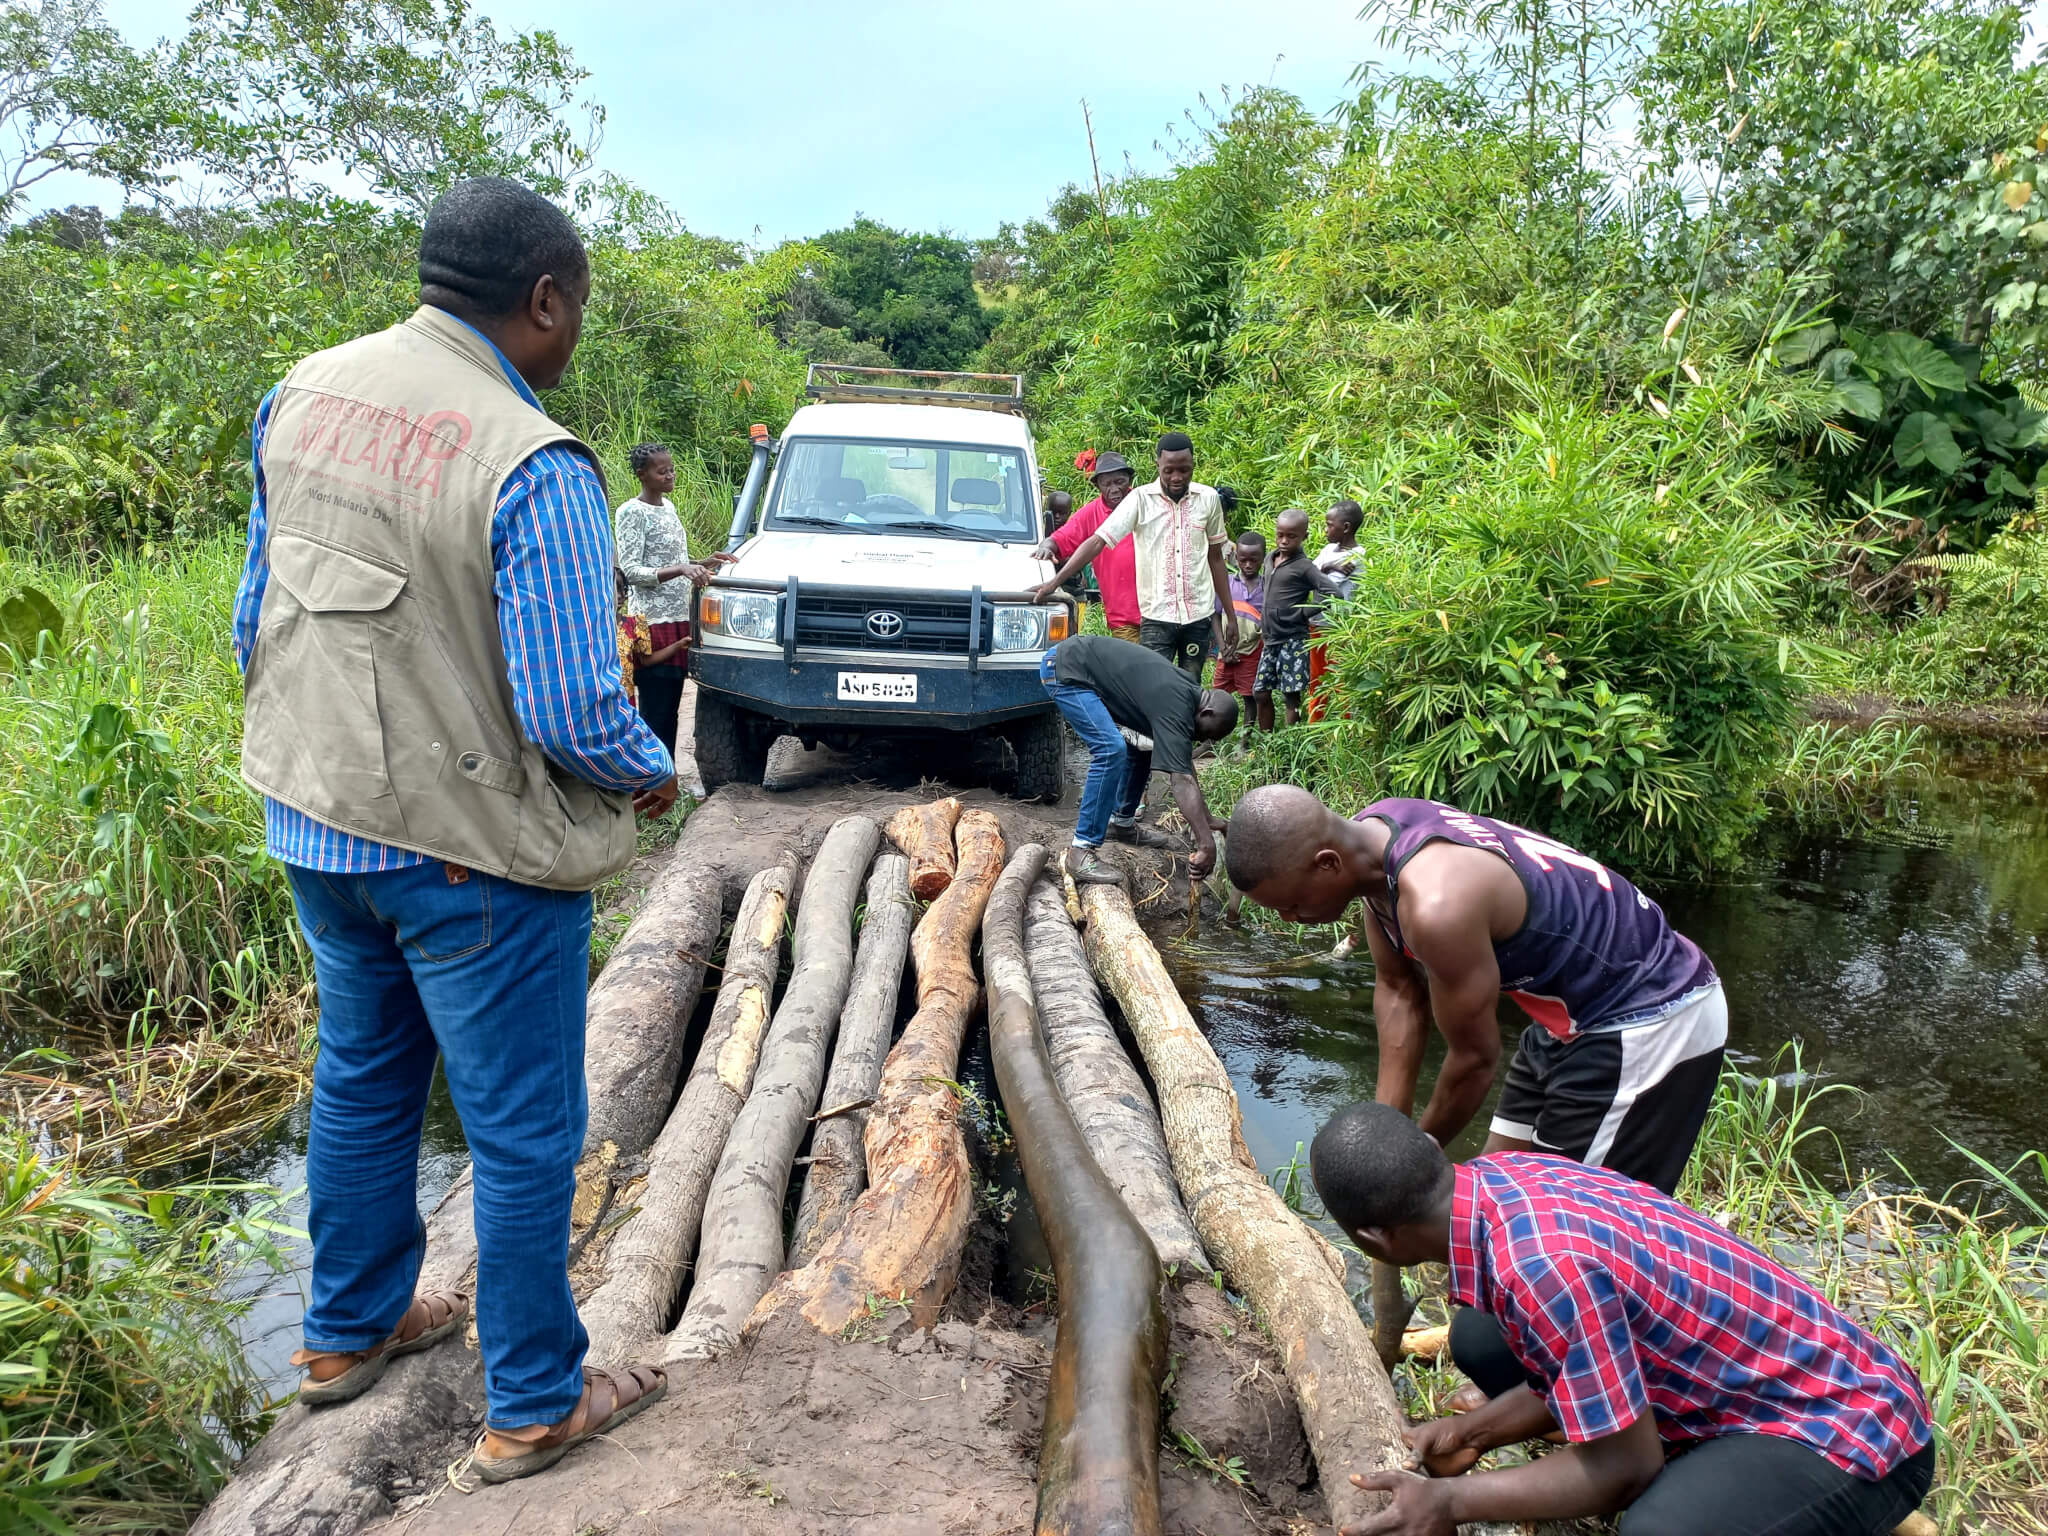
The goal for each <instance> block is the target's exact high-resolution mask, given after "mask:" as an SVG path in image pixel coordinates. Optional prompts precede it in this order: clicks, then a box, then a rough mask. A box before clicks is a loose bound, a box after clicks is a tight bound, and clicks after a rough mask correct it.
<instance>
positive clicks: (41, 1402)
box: [0, 1133, 285, 1532]
mask: <svg viewBox="0 0 2048 1536" xmlns="http://www.w3.org/2000/svg"><path fill="white" fill-rule="evenodd" d="M252 1193H253V1192H252V1191H249V1190H246V1189H239V1188H231V1187H228V1186H221V1185H213V1186H188V1187H183V1188H177V1189H169V1190H162V1191H157V1192H152V1193H145V1192H143V1191H141V1190H140V1189H138V1188H137V1187H136V1186H135V1185H134V1184H132V1183H131V1182H129V1181H128V1180H126V1179H122V1178H113V1177H85V1176H80V1175H79V1174H77V1173H75V1172H73V1171H71V1170H70V1169H68V1168H67V1167H66V1166H64V1165H61V1164H51V1163H48V1162H46V1161H44V1160H43V1159H42V1158H41V1157H39V1156H38V1154H37V1152H36V1151H35V1150H34V1148H32V1147H31V1146H30V1145H29V1143H28V1141H27V1140H26V1138H24V1137H23V1136H21V1135H19V1134H17V1133H10V1134H9V1135H8V1136H7V1137H6V1138H5V1139H4V1140H0V1274H5V1276H6V1277H7V1283H6V1285H5V1286H4V1287H0V1530H7V1531H42V1532H70V1531H175V1530H183V1529H184V1528H185V1525H186V1524H187V1522H188V1521H189V1520H190V1519H191V1517H192V1516H193V1515H194V1514H195V1513H196V1512H197V1511H198V1509H199V1507H200V1505H201V1504H203V1503H204V1502H205V1500H206V1499H207V1498H208V1497H209V1496H210V1495H211V1494H212V1492H213V1491H214V1490H215V1489H216V1488H218V1487H219V1486H220V1484H221V1482H222V1481H223V1480H225V1478H226V1476H227V1474H228V1471H229V1469H230V1467H231V1466H232V1465H233V1461H234V1458H235V1457H236V1455H238V1454H239V1453H240V1451H241V1450H242V1448H244V1447H246V1446H248V1445H250V1444H252V1443H253V1442H254V1441H255V1439H256V1437H257V1436H259V1435H260V1434H261V1433H262V1432H263V1430H264V1429H265V1428H266V1427H267V1426H268V1424H269V1420H270V1414H271V1404H270V1403H269V1402H268V1400H267V1397H266V1394H265V1393H264V1390H263V1387H262V1383H261V1382H260V1381H259V1380H258V1379H257V1377H256V1375H255V1373H254V1372H253V1371H252V1370H251V1369H250V1368H249V1366H248V1364H247V1362H246V1360H245V1359H244V1357H243V1355H242V1353H241V1349H240V1345H239V1343H238V1341H237V1339H236V1336H235V1323H236V1320H237V1319H238V1318H239V1317H240V1315H241V1310H242V1304H241V1303H236V1302H230V1301H223V1300H222V1299H221V1295H222V1294H223V1292H224V1290H225V1289H226V1288H227V1287H228V1286H229V1285H230V1283H231V1282H233V1281H235V1280H236V1279H237V1278H239V1277H241V1276H243V1275H244V1274H245V1273H246V1272H247V1271H248V1270H249V1269H250V1267H251V1266H264V1265H267V1266H270V1267H273V1268H277V1269H282V1268H284V1267H285V1264H284V1260H283V1259H282V1257H281V1256H280V1255H279V1254H278V1252H277V1249H276V1247H275V1246H274V1243H273V1241H272V1234H273V1232H274V1231H275V1230H276V1229H275V1228H274V1227H273V1226H272V1225H271V1222H270V1217H271V1214H272V1211H273V1210H274V1206H273V1205H272V1204H271V1203H268V1202H265V1201H263V1200H262V1199H260V1198H258V1199H256V1200H255V1201H254V1202H253V1203H252V1202H251V1199H250V1197H251V1195H252ZM230 1201H235V1202H237V1203H240V1204H241V1205H242V1207H243V1213H242V1214H240V1215H236V1214H234V1213H233V1212H232V1210H231V1208H230Z"/></svg>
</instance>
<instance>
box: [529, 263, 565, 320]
mask: <svg viewBox="0 0 2048 1536" xmlns="http://www.w3.org/2000/svg"><path fill="white" fill-rule="evenodd" d="M561 311H562V292H561V289H560V287H559V286H558V285H557V284H556V282H555V275H554V273H552V272H543V273H541V275H540V276H539V277H537V278H535V279H534V283H533V288H532V290H531V291H530V292H528V294H527V295H526V317H527V319H529V320H531V321H532V322H533V325H534V329H535V330H540V331H552V330H553V329H554V328H555V327H556V326H557V325H559V324H560V323H561V320H562V313H561Z"/></svg>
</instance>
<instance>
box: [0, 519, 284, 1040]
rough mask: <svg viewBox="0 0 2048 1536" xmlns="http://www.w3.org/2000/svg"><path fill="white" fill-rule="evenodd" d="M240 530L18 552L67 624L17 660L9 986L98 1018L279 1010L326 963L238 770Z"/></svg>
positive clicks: (5, 785)
mask: <svg viewBox="0 0 2048 1536" xmlns="http://www.w3.org/2000/svg"><path fill="white" fill-rule="evenodd" d="M240 566H241V550H240V547H239V543H238V542H237V541H235V540H233V539H230V538H228V537H225V536H223V537H217V538H212V539H207V540H204V541H202V542H200V543H197V544H195V545H192V546H190V547H186V548H181V549H178V550H175V551H159V552H157V553H156V554H154V555H151V556H148V557H142V556H121V557H115V558H112V559H109V560H106V561H103V562H100V563H98V564H97V565H95V566H94V567H92V568H90V569H87V568H85V567H83V566H80V565H78V564H73V563H52V562H49V561H45V560H38V559H32V558H29V557H25V556H22V555H19V554H4V553H0V597H5V596H8V595H12V594H15V593H18V592H20V591H22V590H23V589H25V588H33V589H35V590H37V591H40V592H42V593H44V594H46V595H47V596H48V597H49V598H50V599H51V600H52V602H53V603H54V604H55V606H56V608H57V609H58V610H59V611H60V612H61V613H62V614H63V615H64V620H65V622H64V633H63V634H62V636H61V637H60V638H58V639H57V640H56V641H55V643H54V644H52V643H51V642H50V640H49V639H48V638H45V640H44V642H43V644H42V646H41V648H40V650H39V651H36V652H35V653H33V654H22V653H21V652H19V651H15V652H11V653H9V654H10V657H11V665H7V666H5V667H4V668H0V747H4V756H0V878H4V880H5V882H6V894H5V904H4V907H0V992H7V993H12V994H13V995H15V996H16V997H18V998H24V999H27V1000H29V1001H30V1003H31V1004H32V1005H35V1006H39V1007H41V1008H43V1009H46V1010H48V1011H50V1012H52V1013H58V1014H61V1015H63V1016H66V1017H69V1018H73V1019H78V1018H84V1017H98V1018H102V1019H110V1020H117V1021H118V1020H124V1019H126V1018H127V1017H128V1016H129V1015H130V1014H131V1013H132V1012H134V1011H135V1010H137V1009H143V1008H148V1009H150V1010H153V1011H155V1012H158V1013H160V1014H163V1015H167V1016H169V1017H170V1018H172V1019H175V1020H180V1021H188V1020H197V1019H200V1018H202V1017H206V1016H210V1015H211V1014H213V1013H214V1011H215V1006H216V1004H218V1003H221V1002H227V1003H228V1004H230V1005H231V1006H234V1007H238V1008H239V1007H253V1008H254V1009H256V1010H258V1011H260V1010H261V1008H262V1007H263V1006H265V1005H266V1004H267V1003H268V1002H269V1001H270V1000H271V999H272V997H273V996H277V995H283V996H290V995H293V994H296V993H297V992H299V991H300V990H301V988H302V987H303V984H304V979H305V976H306V973H307V970H308V967H307V964H306V958H305V955H304V952H303V950H302V949H301V947H300V946H299V943H298V940H297V937H296V932H295V929H294V927H293V924H292V918H291V900H290V895H289V892H288V891H287V888H286V885H285V881H284V877H283V873H282V871H281V870H279V869H278V867H277V866H276V865H274V864H272V863H271V862H270V861H269V859H268V858H267V857H266V856H265V855H264V852H263V821H262V809H261V807H260V805H259V804H258V802H257V800H256V798H255V796H254V795H252V794H251V793H250V792H249V791H248V790H247V789H245V788H244V787H243V785H242V783H241V780H240V777H239V773H238V763H239V753H240V745H241V682H240V678H239V675H238V674H237V672H236V669H235V661H234V655H233V651H232V649H231V646H230V608H231V604H232V603H233V599H234V589H235V582H236V579H237V576H238V575H239V572H240Z"/></svg>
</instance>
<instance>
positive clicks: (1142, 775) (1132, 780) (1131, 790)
mask: <svg viewBox="0 0 2048 1536" xmlns="http://www.w3.org/2000/svg"><path fill="white" fill-rule="evenodd" d="M1038 678H1039V681H1040V682H1042V683H1044V684H1045V691H1046V693H1047V694H1048V695H1049V696H1050V697H1051V699H1052V701H1053V703H1054V704H1056V705H1058V706H1059V712H1060V714H1061V715H1062V716H1063V717H1065V719H1066V722H1067V724H1068V725H1069V726H1070V727H1071V728H1072V729H1073V732H1074V734H1075V735H1076V736H1078V737H1080V738H1081V744H1082V745H1083V746H1085V747H1086V748H1087V749H1088V777H1087V779H1086V781H1085V782H1084V783H1083V784H1082V786H1081V811H1080V814H1079V815H1078V816H1077V817H1076V818H1075V821H1074V844H1075V846H1076V847H1080V848H1100V847H1101V846H1102V840H1103V838H1105V837H1107V836H1108V835H1109V828H1110V824H1111V823H1112V822H1114V823H1116V824H1117V825H1119V826H1130V825H1132V824H1133V823H1134V822H1136V821H1137V819H1138V809H1139V806H1140V804H1141V803H1142V802H1143V800H1144V798H1145V785H1146V782H1147V781H1148V780H1149V779H1150V778H1151V777H1152V754H1151V753H1150V752H1141V751H1139V750H1138V749H1137V748H1136V747H1134V746H1132V745H1131V744H1130V743H1129V742H1127V741H1126V740H1124V733H1123V731H1122V729H1121V728H1120V727H1119V726H1118V725H1117V723H1116V722H1115V721H1114V720H1112V719H1110V717H1109V710H1108V708H1107V707H1105V706H1104V704H1103V702H1102V700H1101V699H1100V698H1099V697H1098V696H1097V695H1096V693H1095V690H1094V689H1092V688H1079V687H1075V686H1074V685H1072V684H1069V683H1063V682H1061V681H1060V680H1059V678H1058V677H1057V676H1056V675H1055V674H1054V671H1053V653H1052V652H1051V651H1047V652H1046V653H1045V658H1044V660H1042V661H1041V662H1040V663H1039V664H1038Z"/></svg>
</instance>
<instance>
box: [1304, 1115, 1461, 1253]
mask: <svg viewBox="0 0 2048 1536" xmlns="http://www.w3.org/2000/svg"><path fill="white" fill-rule="evenodd" d="M1308 1166H1309V1172H1310V1173H1311V1174H1313V1175H1314V1177H1315V1181H1316V1193H1317V1194H1319V1195H1321V1196H1322V1199H1323V1209H1325V1210H1327V1211H1328V1212H1329V1213H1330V1216H1331V1219H1332V1220H1334V1221H1335V1222H1336V1223H1337V1225H1338V1226H1340V1227H1342V1228H1343V1229H1344V1230H1345V1231H1347V1232H1357V1231H1361V1230H1363V1229H1364V1228H1367V1227H1381V1228H1386V1227H1405V1226H1411V1225H1413V1224H1414V1223H1416V1222H1419V1221H1425V1220H1427V1219H1428V1218H1429V1217H1430V1216H1431V1215H1432V1214H1433V1212H1434V1210H1435V1208H1436V1203H1437V1201H1438V1199H1440V1198H1441V1196H1442V1194H1443V1191H1444V1186H1445V1185H1446V1184H1447V1183H1449V1182H1450V1179H1451V1177H1452V1175H1451V1162H1450V1159H1449V1158H1447V1157H1445V1156H1444V1151H1443V1148H1442V1147H1439V1146H1438V1145H1437V1144H1436V1143H1435V1142H1434V1141H1432V1140H1431V1139H1430V1138H1429V1137H1428V1136H1427V1135H1425V1134H1424V1133H1423V1130H1422V1127H1421V1126H1419V1125H1417V1124H1416V1123H1415V1122H1414V1121H1413V1120H1410V1119H1409V1118H1408V1117H1407V1116H1406V1115H1404V1114H1402V1113H1401V1111H1399V1110H1398V1109H1395V1108H1394V1107H1393V1106H1392V1105H1390V1104H1370V1103H1367V1104H1352V1105H1348V1106H1346V1107H1345V1108H1343V1109H1340V1110H1338V1111H1337V1113H1336V1114H1335V1115H1333V1116H1331V1117H1330V1120H1329V1123H1328V1124H1326V1125H1325V1126H1324V1127H1323V1128H1322V1129H1321V1130H1319V1131H1317V1132H1316V1139H1315V1141H1314V1143H1313V1144H1311V1146H1310V1147H1309V1149H1308Z"/></svg>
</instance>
